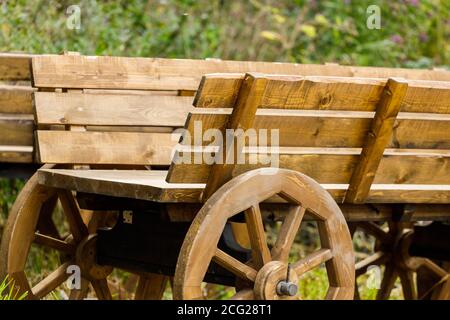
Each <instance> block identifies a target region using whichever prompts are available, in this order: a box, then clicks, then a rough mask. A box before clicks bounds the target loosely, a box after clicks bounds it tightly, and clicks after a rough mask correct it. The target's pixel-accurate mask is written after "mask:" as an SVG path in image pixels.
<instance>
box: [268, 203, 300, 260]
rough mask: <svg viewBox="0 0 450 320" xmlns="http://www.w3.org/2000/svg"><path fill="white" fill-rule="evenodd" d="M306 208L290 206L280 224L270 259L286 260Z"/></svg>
mask: <svg viewBox="0 0 450 320" xmlns="http://www.w3.org/2000/svg"><path fill="white" fill-rule="evenodd" d="M305 212H306V209H305V208H303V207H300V206H294V207H291V208H290V210H289V213H288V214H287V216H286V218H285V219H284V222H283V224H282V225H281V229H280V232H279V234H278V238H277V241H276V243H275V245H274V247H273V248H272V252H271V253H272V259H273V260H278V261H288V259H289V252H290V251H291V247H292V244H293V243H294V240H295V236H296V235H297V232H298V229H299V227H300V224H301V222H302V219H303V216H304V215H305Z"/></svg>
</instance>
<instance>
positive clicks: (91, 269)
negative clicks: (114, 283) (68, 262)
mask: <svg viewBox="0 0 450 320" xmlns="http://www.w3.org/2000/svg"><path fill="white" fill-rule="evenodd" d="M96 242H97V235H96V234H91V235H89V236H87V237H86V238H85V239H83V240H82V241H81V242H80V243H79V244H78V246H77V250H76V255H75V261H76V263H77V265H78V266H79V267H80V269H81V273H82V274H83V276H85V277H86V278H88V279H91V280H99V279H104V278H106V277H107V276H108V275H109V274H110V273H111V272H112V270H113V268H112V267H111V266H101V265H98V264H97V262H96V257H97V247H96Z"/></svg>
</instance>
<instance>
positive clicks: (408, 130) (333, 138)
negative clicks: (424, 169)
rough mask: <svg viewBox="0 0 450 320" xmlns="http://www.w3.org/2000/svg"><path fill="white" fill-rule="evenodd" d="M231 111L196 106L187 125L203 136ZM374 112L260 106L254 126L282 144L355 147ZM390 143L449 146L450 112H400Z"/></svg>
mask: <svg viewBox="0 0 450 320" xmlns="http://www.w3.org/2000/svg"><path fill="white" fill-rule="evenodd" d="M230 114H231V109H196V110H194V111H191V112H190V113H189V118H188V121H187V123H186V129H187V130H188V131H189V134H190V136H191V137H195V135H194V129H195V124H196V123H197V128H198V130H199V132H200V133H201V134H202V136H203V134H204V132H205V131H206V130H208V129H212V128H217V129H223V128H225V126H226V124H227V123H228V121H229V119H230ZM373 116H374V113H373V112H353V111H317V110H314V111H310V110H266V109H259V110H258V111H257V112H256V118H255V120H254V124H253V127H252V128H253V129H255V130H260V129H267V130H268V135H269V139H268V142H270V134H271V132H272V130H278V132H279V143H280V146H286V147H350V148H352V147H362V146H363V144H364V140H365V138H366V135H367V134H368V132H369V130H370V126H371V123H372V119H373ZM199 124H201V125H199ZM300 137H301V139H300ZM200 138H202V137H200ZM196 141H202V142H203V144H204V145H209V144H210V143H211V142H210V141H203V140H202V139H198V137H197V140H195V139H191V143H192V144H193V143H194V142H196ZM187 142H188V140H185V143H187ZM387 147H388V148H418V149H434V148H437V149H450V116H449V115H444V114H443V115H433V114H429V113H427V114H422V113H400V114H399V115H398V117H397V120H396V122H395V124H394V128H393V135H392V139H391V141H389V143H388V145H387Z"/></svg>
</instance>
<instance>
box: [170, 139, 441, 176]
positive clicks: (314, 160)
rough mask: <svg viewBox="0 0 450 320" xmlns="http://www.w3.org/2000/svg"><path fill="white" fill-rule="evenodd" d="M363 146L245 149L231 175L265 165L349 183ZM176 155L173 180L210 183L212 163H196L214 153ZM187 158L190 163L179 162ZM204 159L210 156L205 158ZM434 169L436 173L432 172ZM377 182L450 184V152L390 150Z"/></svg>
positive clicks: (380, 169) (381, 164)
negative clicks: (269, 150)
mask: <svg viewBox="0 0 450 320" xmlns="http://www.w3.org/2000/svg"><path fill="white" fill-rule="evenodd" d="M360 152H361V149H356V148H355V149H346V148H338V149H333V148H330V149H322V148H280V150H279V152H277V153H270V154H268V153H266V154H264V153H258V151H257V150H253V149H244V156H245V163H242V164H238V165H236V166H235V167H234V168H233V170H232V171H231V176H232V177H235V176H238V175H239V174H241V173H243V172H245V171H248V170H253V169H257V168H261V167H270V166H272V167H274V168H275V169H276V168H277V167H279V168H286V169H291V170H296V171H299V172H302V173H304V174H306V175H308V176H310V177H311V178H313V179H315V180H317V181H319V182H320V183H349V181H350V178H351V176H352V173H353V171H354V169H355V168H356V166H357V164H358V162H359V159H360V157H359V155H360ZM188 155H189V157H186V158H184V157H183V156H182V152H178V153H176V154H175V157H176V158H175V159H179V160H176V161H177V162H176V163H177V164H174V165H172V167H171V168H170V170H169V175H168V177H167V179H168V181H169V182H173V183H180V182H184V183H206V182H207V181H208V176H209V174H210V167H211V166H210V165H208V164H206V163H205V162H202V163H200V161H199V160H197V161H198V162H195V160H196V159H202V157H205V155H208V156H209V158H210V159H213V156H211V152H203V153H202V152H194V153H189V154H188ZM181 159H183V161H186V163H178V161H180V162H181ZM203 159H206V157H205V158H203ZM430 172H434V173H435V174H433V175H430ZM375 183H397V184H405V183H406V184H450V152H449V151H445V150H443V151H441V152H439V151H438V150H436V151H435V152H430V151H428V150H412V149H411V150H405V149H388V150H386V152H385V155H384V157H383V158H382V159H381V161H380V165H379V168H378V171H377V175H376V176H375Z"/></svg>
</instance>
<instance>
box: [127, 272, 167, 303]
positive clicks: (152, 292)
mask: <svg viewBox="0 0 450 320" xmlns="http://www.w3.org/2000/svg"><path fill="white" fill-rule="evenodd" d="M167 282H168V277H167V276H164V275H161V274H146V275H141V276H140V277H139V282H138V286H137V289H136V294H135V296H134V299H135V300H161V299H162V298H163V295H164V291H165V290H166V286H167Z"/></svg>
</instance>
